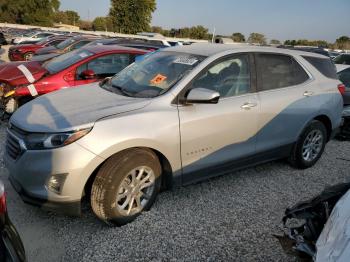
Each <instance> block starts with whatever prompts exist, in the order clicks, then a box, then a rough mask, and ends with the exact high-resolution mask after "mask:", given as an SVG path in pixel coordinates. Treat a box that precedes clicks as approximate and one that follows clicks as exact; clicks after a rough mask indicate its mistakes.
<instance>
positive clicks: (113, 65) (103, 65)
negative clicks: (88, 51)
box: [76, 54, 132, 80]
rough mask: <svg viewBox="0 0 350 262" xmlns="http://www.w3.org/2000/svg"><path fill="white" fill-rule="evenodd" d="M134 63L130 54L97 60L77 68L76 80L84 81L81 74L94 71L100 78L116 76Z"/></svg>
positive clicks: (102, 57)
mask: <svg viewBox="0 0 350 262" xmlns="http://www.w3.org/2000/svg"><path fill="white" fill-rule="evenodd" d="M131 62H132V57H131V56H130V54H112V55H105V56H100V57H98V58H95V59H93V60H91V61H89V62H87V63H85V64H83V65H81V66H79V67H78V68H77V71H76V79H77V80H83V78H82V76H81V73H82V72H84V71H85V70H92V71H94V72H95V74H96V76H97V77H98V78H105V77H109V76H114V75H115V74H117V73H119V72H120V71H121V70H123V69H124V68H125V67H127V66H128V65H129V64H130V63H131Z"/></svg>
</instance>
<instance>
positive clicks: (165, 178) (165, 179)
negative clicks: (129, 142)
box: [83, 147, 173, 198]
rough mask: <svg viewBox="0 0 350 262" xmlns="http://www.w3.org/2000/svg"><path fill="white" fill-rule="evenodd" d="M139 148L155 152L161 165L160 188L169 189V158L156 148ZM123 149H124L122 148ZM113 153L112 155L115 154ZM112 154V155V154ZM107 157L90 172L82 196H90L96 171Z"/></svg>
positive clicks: (170, 177)
mask: <svg viewBox="0 0 350 262" xmlns="http://www.w3.org/2000/svg"><path fill="white" fill-rule="evenodd" d="M139 148H142V149H147V150H151V151H152V152H153V153H154V154H156V156H157V157H158V159H159V163H160V165H161V167H162V176H161V178H162V188H161V189H162V190H166V189H169V188H171V186H172V173H173V171H172V168H171V165H170V162H169V160H168V159H167V158H166V157H165V156H164V155H163V154H162V153H161V152H159V151H158V150H155V149H153V148H147V147H139ZM130 149H132V148H128V149H125V150H130ZM123 151H124V150H123ZM123 151H120V152H118V153H116V154H120V153H122V152H123ZM116 154H114V155H116ZM112 156H113V155H112ZM112 156H110V157H109V158H111V157H112ZM109 158H107V159H106V160H105V161H103V162H102V163H101V164H100V165H99V166H98V167H97V168H96V169H95V170H94V172H92V174H91V175H90V177H89V179H88V181H87V182H86V184H85V187H84V192H83V194H84V196H85V197H88V198H89V197H90V195H91V188H92V184H93V183H94V180H95V177H96V175H97V173H98V171H99V170H100V168H101V167H102V166H103V164H104V163H105V162H106V161H107V160H108V159H109Z"/></svg>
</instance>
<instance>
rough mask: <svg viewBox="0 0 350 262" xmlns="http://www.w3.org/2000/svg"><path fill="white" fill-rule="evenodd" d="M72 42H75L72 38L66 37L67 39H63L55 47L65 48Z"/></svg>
mask: <svg viewBox="0 0 350 262" xmlns="http://www.w3.org/2000/svg"><path fill="white" fill-rule="evenodd" d="M74 42H75V40H74V38H68V39H67V40H64V41H63V42H61V43H60V44H58V45H57V48H58V49H65V48H66V47H67V46H69V45H70V44H72V43H74Z"/></svg>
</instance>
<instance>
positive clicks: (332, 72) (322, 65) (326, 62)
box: [303, 56, 338, 79]
mask: <svg viewBox="0 0 350 262" xmlns="http://www.w3.org/2000/svg"><path fill="white" fill-rule="evenodd" d="M303 58H304V59H305V60H306V61H308V62H309V63H310V64H312V65H313V66H314V67H315V68H316V69H317V70H318V71H319V72H320V73H321V74H322V75H324V76H325V77H328V78H332V79H337V78H338V77H337V70H336V68H335V65H334V64H333V62H332V60H331V59H328V58H319V57H312V56H303Z"/></svg>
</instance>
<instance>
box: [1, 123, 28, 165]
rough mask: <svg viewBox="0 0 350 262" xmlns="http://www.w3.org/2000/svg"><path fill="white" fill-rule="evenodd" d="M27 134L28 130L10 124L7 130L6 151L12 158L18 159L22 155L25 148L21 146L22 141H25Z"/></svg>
mask: <svg viewBox="0 0 350 262" xmlns="http://www.w3.org/2000/svg"><path fill="white" fill-rule="evenodd" d="M27 135H28V133H27V132H26V131H24V130H22V129H19V128H17V127H15V126H14V125H13V124H10V127H9V128H8V130H7V139H6V153H7V154H8V155H9V156H10V157H11V158H12V159H14V160H16V159H18V158H19V157H20V156H21V155H22V153H23V150H24V148H23V146H21V143H24V142H23V140H24V138H25V137H26V136H27Z"/></svg>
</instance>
